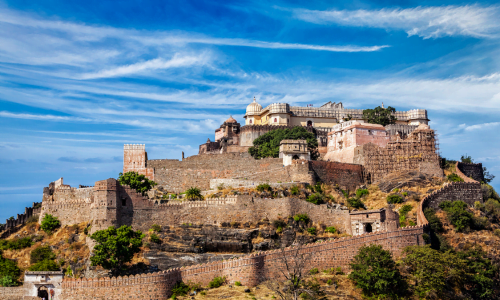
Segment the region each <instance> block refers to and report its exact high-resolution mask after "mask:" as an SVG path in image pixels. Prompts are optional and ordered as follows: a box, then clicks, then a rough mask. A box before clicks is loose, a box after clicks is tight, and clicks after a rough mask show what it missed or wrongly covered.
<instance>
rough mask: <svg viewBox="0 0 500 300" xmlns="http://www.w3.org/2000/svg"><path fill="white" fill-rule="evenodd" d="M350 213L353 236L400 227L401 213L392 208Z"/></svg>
mask: <svg viewBox="0 0 500 300" xmlns="http://www.w3.org/2000/svg"><path fill="white" fill-rule="evenodd" d="M349 215H350V217H351V230H352V235H353V236H356V235H361V234H364V233H370V232H378V231H387V230H396V229H397V228H399V214H398V213H396V212H395V211H393V210H392V209H390V208H381V209H373V210H361V211H352V212H350V214H349Z"/></svg>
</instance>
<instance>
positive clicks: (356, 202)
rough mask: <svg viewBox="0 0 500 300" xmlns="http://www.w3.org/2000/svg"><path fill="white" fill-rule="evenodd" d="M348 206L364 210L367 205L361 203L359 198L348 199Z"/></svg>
mask: <svg viewBox="0 0 500 300" xmlns="http://www.w3.org/2000/svg"><path fill="white" fill-rule="evenodd" d="M347 204H349V206H351V207H353V208H363V207H365V205H364V204H363V202H361V200H360V199H358V198H349V199H347Z"/></svg>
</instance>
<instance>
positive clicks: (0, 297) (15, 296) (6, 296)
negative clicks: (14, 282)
mask: <svg viewBox="0 0 500 300" xmlns="http://www.w3.org/2000/svg"><path fill="white" fill-rule="evenodd" d="M27 294H28V291H27V290H26V289H25V288H24V286H19V287H0V300H24V299H29V298H24V296H25V295H27Z"/></svg>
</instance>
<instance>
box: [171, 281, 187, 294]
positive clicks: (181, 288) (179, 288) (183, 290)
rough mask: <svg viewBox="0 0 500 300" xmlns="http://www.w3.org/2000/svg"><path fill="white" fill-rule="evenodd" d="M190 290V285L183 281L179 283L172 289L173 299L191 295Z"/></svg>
mask: <svg viewBox="0 0 500 300" xmlns="http://www.w3.org/2000/svg"><path fill="white" fill-rule="evenodd" d="M190 290H191V288H190V287H189V285H187V284H185V283H184V282H182V281H179V282H177V283H176V284H175V285H174V286H173V287H172V297H173V296H175V297H177V296H185V295H187V293H189V291H190Z"/></svg>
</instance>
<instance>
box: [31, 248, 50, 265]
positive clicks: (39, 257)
mask: <svg viewBox="0 0 500 300" xmlns="http://www.w3.org/2000/svg"><path fill="white" fill-rule="evenodd" d="M54 259H56V255H55V254H54V252H52V249H50V247H49V246H40V247H37V248H36V249H34V250H33V251H31V254H30V263H32V264H36V263H37V262H40V261H43V260H54Z"/></svg>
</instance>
